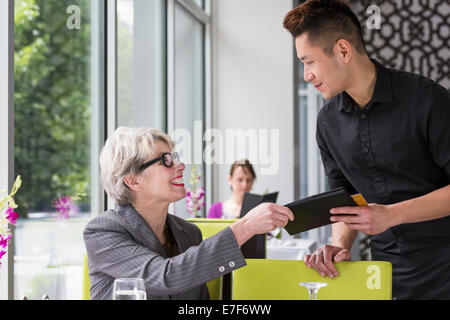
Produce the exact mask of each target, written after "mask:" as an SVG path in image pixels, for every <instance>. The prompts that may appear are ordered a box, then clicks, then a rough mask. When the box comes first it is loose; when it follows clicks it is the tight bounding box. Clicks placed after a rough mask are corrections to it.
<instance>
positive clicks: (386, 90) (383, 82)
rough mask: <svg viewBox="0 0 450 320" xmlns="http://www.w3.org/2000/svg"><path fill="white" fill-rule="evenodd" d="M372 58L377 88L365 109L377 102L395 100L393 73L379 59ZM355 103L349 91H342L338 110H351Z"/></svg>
mask: <svg viewBox="0 0 450 320" xmlns="http://www.w3.org/2000/svg"><path fill="white" fill-rule="evenodd" d="M370 60H371V61H372V62H373V63H374V64H375V67H376V70H377V79H376V81H375V88H374V90H373V94H372V98H371V99H370V101H369V102H368V103H367V105H366V106H365V107H364V109H366V110H370V109H371V108H372V106H373V105H374V103H375V102H386V103H392V102H393V101H394V99H393V93H392V83H391V74H390V73H389V70H388V69H387V68H386V67H385V66H383V65H382V64H381V63H379V62H378V61H377V60H375V59H370ZM354 105H356V103H355V102H354V101H353V99H352V98H351V97H350V96H349V95H348V94H347V92H345V91H344V92H342V94H341V99H340V102H339V108H338V110H339V111H341V110H344V111H345V112H350V111H351V110H352V109H353V106H354Z"/></svg>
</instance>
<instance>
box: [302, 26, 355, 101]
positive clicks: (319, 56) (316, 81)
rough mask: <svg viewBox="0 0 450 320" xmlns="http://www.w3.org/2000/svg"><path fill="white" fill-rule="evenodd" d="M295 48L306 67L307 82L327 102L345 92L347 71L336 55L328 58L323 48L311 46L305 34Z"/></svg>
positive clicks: (305, 76)
mask: <svg viewBox="0 0 450 320" xmlns="http://www.w3.org/2000/svg"><path fill="white" fill-rule="evenodd" d="M295 47H296V49H297V56H298V58H299V59H300V61H302V62H303V65H304V79H305V81H306V82H310V83H311V84H312V85H313V86H314V87H315V88H316V89H317V90H319V91H320V93H321V94H322V96H323V97H324V98H325V99H327V100H328V99H331V98H333V97H334V96H336V95H338V94H339V93H341V92H342V91H344V88H345V86H344V83H345V80H346V73H345V69H343V67H342V66H341V65H340V63H339V61H338V59H337V58H336V56H335V54H334V53H333V55H332V56H327V55H326V54H325V52H324V51H323V49H322V48H321V47H318V46H311V45H310V43H309V40H308V35H307V34H305V33H304V34H302V35H300V36H298V37H297V38H296V39H295Z"/></svg>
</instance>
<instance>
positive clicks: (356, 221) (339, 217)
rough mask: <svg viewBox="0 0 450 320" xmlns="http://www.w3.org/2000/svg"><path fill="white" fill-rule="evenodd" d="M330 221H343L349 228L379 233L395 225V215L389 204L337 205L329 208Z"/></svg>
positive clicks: (372, 233) (371, 233)
mask: <svg viewBox="0 0 450 320" xmlns="http://www.w3.org/2000/svg"><path fill="white" fill-rule="evenodd" d="M330 213H331V214H332V215H333V216H332V217H331V219H330V220H331V221H332V222H344V223H345V225H346V226H347V227H348V228H349V229H350V230H356V231H361V232H363V233H365V234H368V235H374V234H379V233H382V232H384V231H386V230H387V229H389V228H390V227H392V226H395V225H396V224H397V223H396V222H395V219H396V215H395V214H393V213H392V212H390V206H389V205H380V204H375V203H370V204H369V205H367V206H358V207H339V208H333V209H331V210H330Z"/></svg>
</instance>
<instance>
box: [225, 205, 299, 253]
mask: <svg viewBox="0 0 450 320" xmlns="http://www.w3.org/2000/svg"><path fill="white" fill-rule="evenodd" d="M289 220H291V221H293V220H294V214H293V213H292V211H291V210H290V209H289V208H288V207H284V206H281V205H279V204H276V203H262V204H260V205H259V206H257V207H255V208H253V209H252V210H250V211H249V212H248V213H247V214H246V215H245V216H244V217H243V218H241V219H239V220H238V221H236V222H235V223H233V224H232V225H231V226H230V228H231V230H232V231H233V233H234V236H235V237H236V241H237V242H238V245H239V246H242V245H243V244H244V243H245V242H246V241H247V240H248V239H250V238H251V237H253V236H254V235H256V234H264V233H267V232H270V231H272V230H274V229H276V228H277V227H280V228H284V227H285V226H286V224H287V223H288V222H289Z"/></svg>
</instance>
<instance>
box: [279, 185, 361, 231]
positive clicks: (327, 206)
mask: <svg viewBox="0 0 450 320" xmlns="http://www.w3.org/2000/svg"><path fill="white" fill-rule="evenodd" d="M356 197H358V199H359V200H358V201H357V200H356V199H357V198H356ZM357 205H367V203H366V201H365V200H364V198H363V197H362V195H360V194H358V195H356V196H351V195H350V194H349V193H348V192H347V191H346V190H345V189H344V188H342V187H341V188H337V189H333V190H330V191H327V192H324V193H320V194H316V195H314V196H311V197H307V198H304V199H301V200H297V201H294V202H292V203H289V204H287V205H285V206H286V207H288V208H289V209H291V211H292V213H293V214H294V221H289V222H288V223H287V225H286V227H285V229H286V231H287V232H288V233H289V234H290V235H294V234H298V233H301V232H305V231H308V230H311V229H315V228H318V227H322V226H325V225H328V224H331V223H332V222H331V221H330V218H331V213H330V210H331V209H332V208H337V207H346V206H357Z"/></svg>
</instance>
